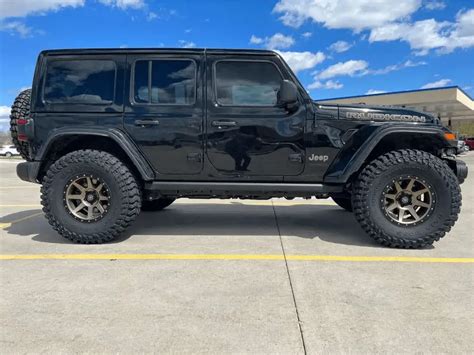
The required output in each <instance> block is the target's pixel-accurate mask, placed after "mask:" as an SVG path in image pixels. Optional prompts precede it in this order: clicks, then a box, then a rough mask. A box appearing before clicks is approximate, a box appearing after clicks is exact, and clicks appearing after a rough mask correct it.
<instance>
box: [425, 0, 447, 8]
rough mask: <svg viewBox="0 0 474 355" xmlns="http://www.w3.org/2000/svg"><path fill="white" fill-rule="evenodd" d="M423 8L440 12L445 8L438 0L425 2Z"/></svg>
mask: <svg viewBox="0 0 474 355" xmlns="http://www.w3.org/2000/svg"><path fill="white" fill-rule="evenodd" d="M424 7H425V8H426V9H428V10H442V9H444V8H445V7H446V4H445V3H444V2H443V1H440V0H432V1H426V2H425V4H424Z"/></svg>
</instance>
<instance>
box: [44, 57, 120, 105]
mask: <svg viewBox="0 0 474 355" xmlns="http://www.w3.org/2000/svg"><path fill="white" fill-rule="evenodd" d="M115 72H116V66H115V62H113V61H111V60H52V61H50V62H48V67H47V70H46V81H45V85H44V91H43V99H44V100H45V101H46V102H47V103H52V104H55V103H67V104H69V103H80V104H100V105H109V104H111V103H112V102H113V100H114V91H115Z"/></svg>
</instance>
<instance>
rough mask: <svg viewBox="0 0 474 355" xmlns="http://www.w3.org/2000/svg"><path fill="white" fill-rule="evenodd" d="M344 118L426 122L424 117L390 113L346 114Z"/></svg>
mask: <svg viewBox="0 0 474 355" xmlns="http://www.w3.org/2000/svg"><path fill="white" fill-rule="evenodd" d="M346 118H350V119H356V120H363V121H404V122H426V117H425V116H416V115H399V114H391V113H373V112H346Z"/></svg>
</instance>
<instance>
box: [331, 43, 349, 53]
mask: <svg viewBox="0 0 474 355" xmlns="http://www.w3.org/2000/svg"><path fill="white" fill-rule="evenodd" d="M351 47H352V44H351V43H348V42H346V41H337V42H334V43H333V44H331V45H330V46H329V50H330V51H332V52H337V53H342V52H345V51H347V50H349V49H350V48H351Z"/></svg>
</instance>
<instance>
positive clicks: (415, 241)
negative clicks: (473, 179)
mask: <svg viewBox="0 0 474 355" xmlns="http://www.w3.org/2000/svg"><path fill="white" fill-rule="evenodd" d="M353 189H354V190H353V194H352V206H353V209H354V215H355V217H356V219H357V221H358V222H359V223H360V225H361V226H362V228H363V229H364V230H365V231H366V232H367V233H368V234H369V235H370V236H371V237H372V238H373V239H375V240H376V241H377V242H379V243H381V244H383V245H386V246H389V247H395V248H422V247H425V246H428V245H431V244H433V242H435V241H438V240H439V239H440V238H442V237H443V236H444V235H445V234H446V233H447V232H449V230H450V229H451V227H452V226H453V225H454V223H455V222H456V220H457V218H458V214H459V212H460V209H461V190H460V188H459V183H458V180H457V178H456V175H455V174H454V173H453V171H452V170H451V169H450V168H449V166H448V165H447V164H446V163H445V162H444V161H443V160H441V159H440V158H438V157H436V156H434V155H432V154H430V153H427V152H424V151H419V150H411V149H410V150H409V149H404V150H397V151H393V152H389V153H386V154H384V155H382V156H380V157H378V158H377V159H375V160H374V161H372V162H371V163H369V164H368V165H367V166H366V167H365V168H364V169H363V170H362V172H361V173H360V175H359V177H358V178H357V180H356V182H355V184H354V188H353Z"/></svg>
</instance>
